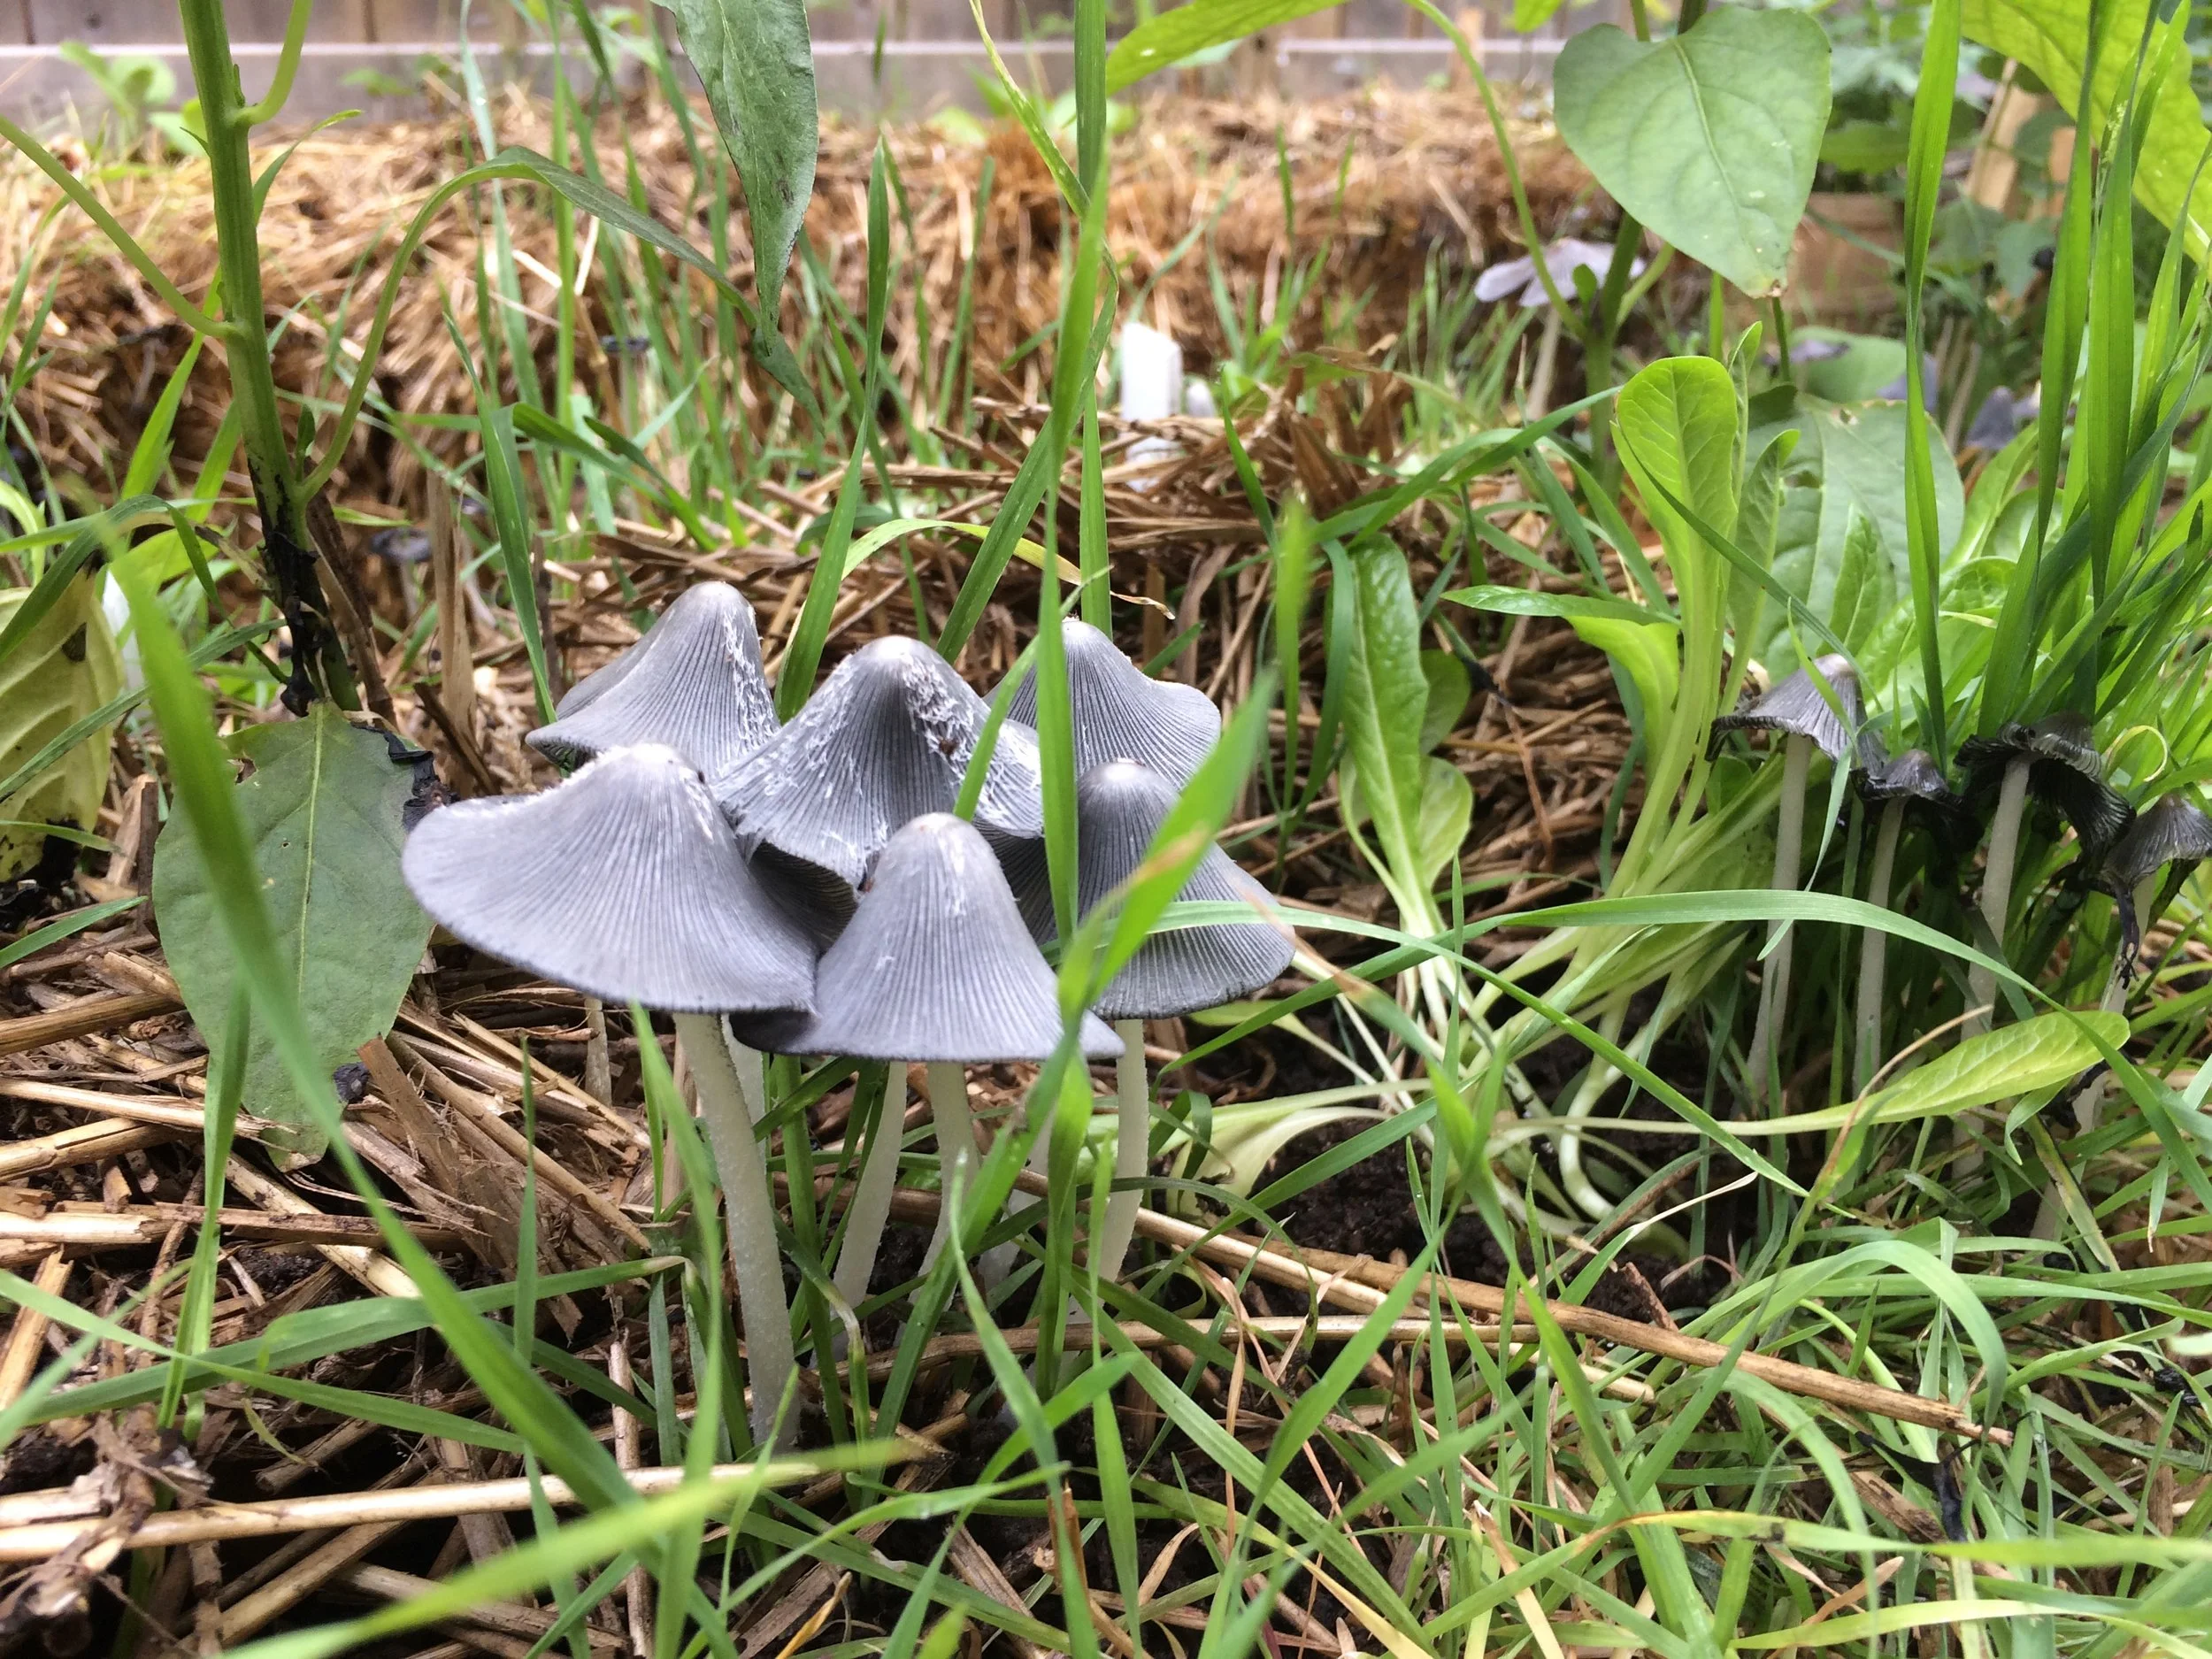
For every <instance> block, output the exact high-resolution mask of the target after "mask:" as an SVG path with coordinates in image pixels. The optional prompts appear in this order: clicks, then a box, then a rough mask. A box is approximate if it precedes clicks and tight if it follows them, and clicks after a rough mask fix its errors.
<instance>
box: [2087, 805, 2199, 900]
mask: <svg viewBox="0 0 2212 1659" xmlns="http://www.w3.org/2000/svg"><path fill="white" fill-rule="evenodd" d="M2207 858H2212V818H2207V817H2206V816H2205V814H2204V812H2203V810H2202V809H2201V808H2200V807H2199V806H2198V805H2197V804H2196V803H2194V802H2193V801H2192V800H2190V799H2189V797H2188V796H2187V795H2184V794H2183V793H2182V792H2181V791H2179V790H2178V789H2177V790H2174V791H2173V792H2172V793H2170V794H2168V795H2160V796H2159V797H2158V799H2157V800H2155V801H2154V802H2153V803H2151V804H2150V805H2149V806H2147V807H2146V808H2144V810H2142V812H2141V813H2140V814H2139V815H2138V816H2137V818H2136V819H2135V821H2134V822H2133V823H2132V824H2131V825H2129V826H2128V827H2127V833H2125V834H2124V835H2122V836H2121V837H2120V839H2119V840H2118V841H2115V842H2114V843H2113V844H2112V850H2111V851H2110V852H2108V853H2107V854H2106V855H2105V861H2104V868H2105V873H2106V874H2107V875H2108V877H2109V878H2110V879H2112V880H2113V881H2115V882H2118V883H2122V884H2124V885H2125V886H2126V887H2130V888H2132V887H2134V886H2135V884H2136V883H2137V882H2139V881H2141V880H2143V879H2145V878H2147V877H2148V876H2152V875H2155V874H2156V873H2157V872H2158V870H2159V869H2160V867H2161V866H2162V865H2165V864H2201V863H2202V862H2203V861H2204V860H2205V859H2207Z"/></svg>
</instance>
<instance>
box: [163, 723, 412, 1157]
mask: <svg viewBox="0 0 2212 1659" xmlns="http://www.w3.org/2000/svg"><path fill="white" fill-rule="evenodd" d="M235 747H237V748H239V749H242V751H243V752H244V753H245V754H246V755H248V756H249V757H250V758H251V759H252V761H253V763H254V772H253V775H252V776H251V777H250V778H249V779H247V780H245V781H244V782H243V783H241V784H238V785H236V786H234V787H235V791H236V800H237V803H238V810H239V812H240V813H241V815H242V818H243V819H244V821H245V826H246V833H247V834H248V836H249V838H250V841H251V844H252V847H253V850H254V853H255V856H256V862H257V865H258V867H259V870H260V872H261V882H262V897H263V899H264V902H265V903H266V904H267V906H268V908H269V912H270V916H271V919H272V920H273V923H274V925H275V932H276V943H277V949H278V951H279V954H280V956H281V958H282V961H283V964H284V968H285V972H286V973H287V975H288V977H289V979H291V982H292V984H293V986H294V987H295V988H296V991H297V993H298V995H299V998H300V1002H301V1004H302V1008H303V1013H304V1015H305V1017H306V1022H307V1031H308V1035H309V1037H310V1039H311V1041H312V1042H313V1044H314V1049H315V1063H316V1064H317V1065H318V1066H319V1068H320V1069H321V1070H322V1071H324V1072H326V1073H327V1072H330V1071H335V1070H336V1069H337V1068H338V1067H339V1066H341V1065H343V1064H346V1062H348V1061H349V1060H351V1059H352V1058H353V1056H354V1052H355V1050H357V1048H360V1046H361V1045H362V1044H363V1043H365V1042H366V1041H369V1039H370V1038H372V1037H377V1036H381V1035H382V1034H383V1033H385V1032H386V1031H388V1030H389V1029H390V1028H391V1023H392V1017H393V1016H394V1014H396V1012H397V1011H398V1009H399V1002H400V998H401V997H402V996H403V995H405V994H406V991H407V983H408V980H409V979H410V978H411V976H412V975H413V973H414V972H415V966H416V964H418V963H419V962H420V961H421V960H422V953H423V947H424V946H425V945H426V944H428V943H429V941H430V922H429V918H426V916H424V915H423V913H422V911H421V910H420V909H419V907H418V906H417V905H416V903H415V901H414V897H413V895H411V894H410V893H409V892H408V890H407V884H406V882H405V881H403V879H401V877H400V871H399V854H400V847H401V844H402V843H403V841H405V839H406V832H405V830H404V829H403V827H402V825H401V819H400V814H401V811H402V810H403V808H404V807H405V805H406V804H407V800H408V795H409V791H410V789H411V786H412V782H413V773H412V771H411V769H410V768H409V767H406V766H402V765H395V764H393V762H392V757H391V752H390V750H389V749H388V748H387V747H386V744H385V741H384V739H383V738H382V737H380V736H379V735H378V734H377V733H374V732H372V731H367V730H365V729H363V728H361V727H358V726H352V725H349V723H348V722H347V720H346V718H345V717H344V716H342V714H340V713H339V712H338V711H337V710H334V709H333V708H331V707H330V706H329V705H328V704H327V703H318V704H316V705H315V707H314V708H313V709H311V710H310V711H309V713H308V716H307V718H305V719H303V720H295V721H287V722H284V723H281V724H279V725H273V726H255V727H253V728H251V729H250V731H249V732H247V733H245V735H244V737H243V738H242V740H241V741H239V742H238V743H237V744H236V745H235ZM154 914H155V916H156V918H157V919H158V920H159V922H160V924H161V937H162V943H163V945H164V947H165V949H166V951H167V953H168V958H169V969H170V972H172V973H173V974H174V975H175V976H176V980H177V988H178V989H179V990H180V991H181V992H182V993H183V994H184V1002H185V1006H186V1007H187V1008H188V1009H189V1010H191V1011H192V1017H193V1018H194V1019H196V1020H197V1021H198V1022H199V1025H200V1029H201V1030H202V1031H204V1032H209V1033H213V1032H218V1031H220V1030H221V1029H222V1028H223V1025H224V1016H225V1013H226V1011H227V1010H228V1008H229V1006H230V996H231V989H232V985H233V982H234V978H235V974H236V969H235V966H234V963H233V960H232V956H231V952H230V949H229V947H228V944H227V941H226V939H225V936H224V933H223V931H222V929H221V927H220V926H218V924H217V920H216V915H215V898H214V895H213V893H212V891H211V882H210V877H209V873H208V871H207V866H206V863H205V859H204V855H203V851H202V849H201V847H200V845H199V843H198V841H196V838H195V836H194V833H193V830H192V826H191V821H190V820H189V818H186V817H185V816H183V815H182V814H180V815H178V816H176V817H173V818H171V819H170V820H169V823H168V825H167V826H166V827H165V828H164V829H163V831H162V833H161V839H160V841H158V842H157V844H156V846H155V849H154ZM242 1110H245V1111H247V1112H249V1113H251V1114H252V1115H254V1116H256V1117H260V1118H268V1119H270V1120H272V1121H273V1122H275V1123H279V1124H284V1125H292V1128H291V1129H290V1131H289V1133H288V1145H287V1146H286V1147H285V1150H286V1151H287V1152H288V1154H289V1155H291V1156H296V1157H298V1158H301V1159H306V1158H311V1157H314V1156H317V1155H319V1153H320V1151H321V1149H322V1141H321V1138H320V1137H319V1134H318V1133H316V1132H314V1131H313V1130H311V1129H310V1128H309V1127H308V1126H307V1125H308V1123H309V1118H308V1114H307V1110H306V1108H305V1106H304V1104H303V1102H301V1101H300V1099H299V1097H298V1094H297V1092H296V1090H295V1089H294V1087H293V1086H292V1084H291V1083H290V1082H289V1081H288V1079H287V1078H286V1075H285V1071H284V1067H283V1064H282V1062H281V1061H280V1058H279V1056H278V1055H277V1051H276V1048H275V1045H274V1043H273V1041H272V1040H271V1038H270V1036H269V1034H268V1029H267V1026H266V1025H265V1022H262V1021H259V1020H257V1021H255V1022H254V1025H253V1030H252V1034H251V1036H250V1039H249V1041H248V1047H247V1056H246V1088H245V1094H244V1097H243V1101H242Z"/></svg>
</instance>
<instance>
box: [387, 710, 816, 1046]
mask: <svg viewBox="0 0 2212 1659" xmlns="http://www.w3.org/2000/svg"><path fill="white" fill-rule="evenodd" d="M402 865H403V869H404V871H405V873H406V877H407V885H408V886H409V887H411V888H412V889H413V891H414V895H415V897H416V898H417V899H419V901H420V902H421V903H422V907H423V909H424V910H427V911H429V912H430V914H431V915H432V916H433V917H434V918H436V919H437V920H438V921H439V922H441V923H442V924H443V925H444V926H445V928H446V930H447V931H448V932H449V933H452V934H453V936H454V937H455V938H457V939H458V940H460V941H462V942H464V943H465V944H469V945H472V946H474V947H475V948H476V949H479V950H481V951H484V952H487V953H488V954H489V955H491V956H497V957H499V958H501V959H502V960H503V961H505V962H511V963H512V964H514V965H515V966H517V967H518V968H525V969H527V970H528V971H529V972H533V973H535V974H538V975H540V976H541V977H542V978H545V979H551V980H553V981H555V982H556V983H557V984H561V985H566V986H571V987H574V988H575V989H577V990H579V991H582V992H584V993H585V994H586V995H590V996H596V997H600V998H603V1000H605V1001H607V1002H630V1001H636V1002H642V1003H644V1004H645V1005H646V1006H647V1007H649V1008H654V1009H659V1010H664V1011H666V1012H669V1013H676V1014H718V1013H728V1012H734V1011H749V1012H766V1011H770V1010H788V1011H796V1012H803V1011H806V1010H810V1009H811V1008H812V1007H813V999H814V949H813V947H812V945H811V944H810V943H809V942H808V940H807V937H806V935H805V933H803V932H802V931H801V930H800V928H799V927H798V926H797V925H796V924H795V923H794V922H792V921H791V920H790V919H789V918H787V917H786V916H785V914H784V913H783V911H782V910H780V909H779V908H778V907H777V906H776V904H775V903H774V902H773V901H772V900H771V899H770V898H769V896H768V895H767V894H765V893H764V892H763V891H762V890H761V887H760V886H759V884H758V883H757V882H756V881H755V880H754V879H753V875H752V872H751V871H750V870H749V869H748V868H747V866H746V863H745V857H744V855H743V853H742V852H741V851H740V850H739V848H738V845H737V838H736V837H735V836H734V835H733V834H732V833H730V826H729V825H728V824H727V823H726V822H725V821H724V819H723V817H722V815H721V813H720V812H719V811H718V810H716V808H715V804H714V797H713V796H712V795H710V794H709V793H708V792H707V787H706V785H705V784H704V783H703V781H701V780H700V777H699V774H698V773H697V772H695V770H694V769H693V768H692V767H691V766H690V765H689V764H687V762H686V761H685V760H684V759H683V757H680V756H679V755H678V754H677V753H676V751H675V750H673V749H668V748H666V747H664V746H662V745H659V744H646V745H640V746H637V747H634V748H627V749H610V750H609V751H608V752H607V753H606V754H604V755H603V756H601V757H599V758H598V759H596V760H595V761H592V762H590V763H589V764H587V765H586V766H584V767H583V768H582V769H581V770H580V771H579V772H577V773H576V775H575V776H574V777H572V778H570V779H569V780H566V781H565V782H564V783H562V784H560V785H558V786H557V787H554V788H552V789H549V790H547V791H546V792H545V793H544V794H542V795H510V796H505V797H502V798H499V799H495V800H484V801H463V802H459V803H456V804H454V805H452V806H449V807H442V808H441V809H440V810H437V811H435V812H433V813H431V814H430V815H429V816H428V817H427V818H424V819H423V821H422V822H421V823H420V824H419V825H418V826H416V827H415V831H414V833H412V834H411V835H410V836H409V837H408V838H407V846H406V849H405V851H404V853H403V857H402Z"/></svg>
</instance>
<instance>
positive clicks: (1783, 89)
mask: <svg viewBox="0 0 2212 1659" xmlns="http://www.w3.org/2000/svg"><path fill="white" fill-rule="evenodd" d="M1553 88H1554V90H1553V104H1554V107H1555V110H1556V111H1557V114H1558V119H1559V133H1560V136H1561V137H1563V138H1564V139H1565V140H1566V141H1567V145H1568V148H1570V149H1571V150H1573V151H1574V153H1575V154H1576V155H1577V156H1578V157H1580V158H1581V160H1582V163H1583V165H1585V166H1586V167H1588V168H1589V169H1590V171H1591V172H1592V173H1594V174H1595V175H1596V176H1597V180H1598V182H1599V183H1600V184H1601V185H1603V186H1604V187H1605V189H1606V192H1607V193H1608V194H1609V195H1610V196H1612V197H1613V199H1614V200H1615V201H1617V202H1618V203H1619V204H1621V206H1622V207H1624V209H1626V210H1627V211H1629V212H1630V213H1632V214H1633V215H1635V217H1636V218H1637V219H1640V220H1641V221H1642V222H1643V223H1644V224H1646V225H1647V226H1649V227H1651V228H1652V229H1653V230H1655V231H1656V232H1657V233H1658V234H1660V235H1661V236H1663V237H1664V238H1665V239H1666V240H1667V241H1669V242H1672V243H1673V244H1674V245H1675V246H1676V247H1678V248H1679V249H1680V250H1682V251H1683V252H1684V253H1686V254H1688V255H1689V256H1690V257H1692V258H1694V259H1696V260H1698V261H1699V262H1700V263H1701V264H1703V265H1708V266H1709V267H1710V268H1711V269H1713V270H1715V271H1717V272H1718V273H1720V274H1721V275H1722V276H1724V277H1726V278H1727V279H1728V280H1730V281H1731V282H1733V283H1734V284H1735V285H1736V286H1737V287H1738V288H1741V289H1742V290H1743V291H1744V292H1745V293H1747V294H1749V295H1752V296H1755V297H1759V298H1764V297H1766V296H1770V295H1774V294H1778V293H1780V292H1781V291H1782V288H1783V284H1784V280H1785V278H1786V274H1787V272H1788V269H1789V255H1790V241H1791V238H1792V236H1793V234H1795V232H1796V230H1797V222H1798V220H1799V219H1801V218H1803V217H1804V213H1805V203H1806V201H1807V199H1808V198H1809V196H1811V194H1812V188H1813V167H1814V164H1815V163H1816V162H1817V161H1818V160H1819V159H1820V141H1821V135H1822V134H1823V133H1824V132H1825V131H1826V130H1827V126H1828V99H1829V89H1828V37H1827V36H1826V35H1824V33H1822V31H1821V27H1820V25H1819V24H1817V23H1816V22H1815V21H1814V20H1813V19H1811V18H1810V17H1809V16H1807V15H1806V14H1805V13H1803V12H1754V11H1750V10H1748V9H1747V8H1744V7H1741V6H1718V7H1716V8H1715V9H1713V10H1712V11H1710V12H1707V13H1706V14H1705V15H1704V16H1703V17H1702V18H1701V19H1699V20H1698V22H1697V23H1696V24H1695V25H1694V27H1692V28H1691V29H1690V31H1689V33H1688V34H1686V35H1677V36H1675V37H1674V38H1672V39H1671V40H1664V41H1650V42H1644V41H1638V40H1634V39H1632V38H1631V37H1630V36H1628V35H1624V34H1623V33H1622V32H1621V30H1620V29H1619V28H1617V27H1615V26H1614V25H1612V24H1609V23H1608V24H1604V25H1601V27H1597V28H1594V29H1586V30H1585V31H1583V32H1582V33H1581V34H1579V35H1576V36H1574V38H1573V39H1571V40H1570V41H1569V42H1567V44H1566V46H1565V47H1564V48H1563V50H1561V52H1560V54H1559V64H1558V67H1557V69H1556V70H1555V72H1554V77H1553Z"/></svg>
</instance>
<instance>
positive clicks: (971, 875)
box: [776, 812, 1121, 1065]
mask: <svg viewBox="0 0 2212 1659" xmlns="http://www.w3.org/2000/svg"><path fill="white" fill-rule="evenodd" d="M815 1007H816V1013H815V1016H814V1018H812V1019H810V1020H808V1021H805V1022H803V1023H802V1024H800V1025H797V1026H796V1027H795V1028H794V1029H791V1030H788V1031H787V1032H783V1033H779V1034H778V1036H777V1039H776V1046H778V1047H780V1048H782V1049H784V1050H785V1051H786V1052H788V1053H793V1054H846V1055H851V1056H854V1057H856V1058H857V1059H864V1060H924V1061H927V1060H944V1061H951V1062H954V1063H956V1064H964V1065H987V1064H993V1063H995V1062H997V1061H1002V1060H1042V1059H1044V1058H1046V1057H1047V1056H1049V1055H1050V1054H1051V1053H1052V1051H1053V1050H1054V1049H1055V1048H1057V1047H1059V1044H1060V1034H1061V1022H1060V1002H1059V990H1058V987H1057V986H1056V983H1055V981H1054V979H1053V973H1052V970H1051V968H1050V967H1049V966H1048V965H1047V964H1046V962H1045V959H1044V957H1043V956H1040V955H1039V954H1038V952H1037V947H1036V945H1035V944H1034V943H1033V942H1032V941H1031V939H1030V937H1029V930H1028V929H1027V928H1026V927H1025V926H1023V925H1022V918H1021V910H1019V908H1018V906H1017V905H1016V904H1015V902H1014V895H1013V893H1012V892H1011V891H1010V889H1009V888H1008V887H1007V885H1006V876H1005V873H1004V872H1002V871H1001V870H1000V868H999V864H998V860H997V858H996V857H995V856H993V854H992V852H991V849H990V845H989V843H987V841H985V840H984V839H983V837H982V836H981V835H980V834H979V833H977V831H976V829H975V826H973V825H972V824H969V823H967V822H965V821H964V820H963V819H961V818H955V817H953V816H952V815H951V814H950V813H949V812H932V813H929V814H927V815H926V816H924V817H921V818H916V819H914V820H913V821H912V822H911V823H910V824H908V825H906V826H905V827H903V828H902V829H901V830H900V831H899V832H898V833H896V834H895V835H893V836H892V837H891V838H890V841H888V842H887V844H886V845H885V847H884V849H883V851H882V854H881V855H880V856H879V857H878V858H877V860H876V868H875V874H874V876H873V878H872V879H871V880H870V882H869V884H868V887H867V889H866V890H865V891H864V892H863V893H862V894H861V895H860V905H859V908H858V909H857V910H856V911H855V912H854V914H853V919H852V922H851V925H850V926H848V927H847V928H846V929H845V931H844V933H842V934H841V935H840V937H839V938H838V941H837V942H836V943H835V944H833V945H832V946H831V947H830V948H829V950H828V952H827V953H826V955H824V956H823V957H822V962H821V967H820V971H819V972H818V976H817V985H816V1000H815ZM1082 1045H1083V1053H1084V1054H1085V1056H1087V1057H1088V1058H1090V1059H1094V1060H1103V1059H1108V1058H1110V1057H1111V1056H1114V1055H1116V1054H1118V1053H1119V1052H1120V1051H1121V1044H1120V1043H1119V1042H1118V1041H1116V1040H1115V1037H1114V1033H1112V1032H1111V1031H1110V1030H1109V1029H1108V1028H1107V1027H1106V1026H1105V1025H1102V1024H1101V1023H1100V1022H1099V1021H1098V1020H1097V1019H1096V1018H1093V1017H1092V1016H1091V1015H1088V1014H1086V1015H1085V1016H1084V1017H1083V1030H1082Z"/></svg>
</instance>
